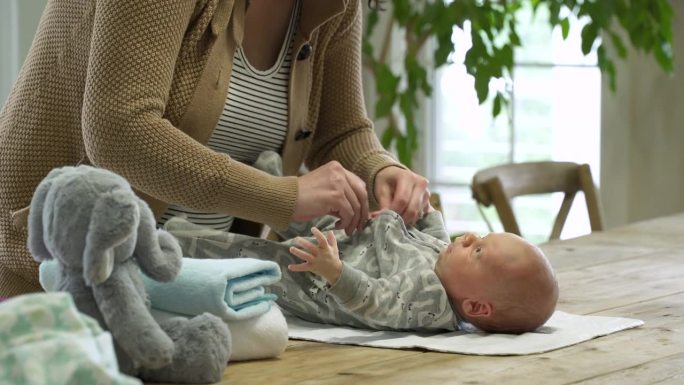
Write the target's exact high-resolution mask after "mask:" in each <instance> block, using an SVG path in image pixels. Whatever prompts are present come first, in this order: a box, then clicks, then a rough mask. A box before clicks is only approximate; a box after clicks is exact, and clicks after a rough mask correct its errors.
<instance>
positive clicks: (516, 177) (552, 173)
mask: <svg viewBox="0 0 684 385" xmlns="http://www.w3.org/2000/svg"><path fill="white" fill-rule="evenodd" d="M470 187H471V190H472V193H473V198H474V199H475V201H477V203H478V204H481V205H483V206H490V205H492V204H493V205H494V207H495V208H496V212H497V214H498V215H499V219H500V220H501V223H502V225H503V228H504V230H505V231H507V232H510V233H515V234H518V235H521V234H520V227H519V226H518V221H517V220H516V219H515V214H514V213H513V208H512V205H511V200H512V199H513V198H515V197H517V196H521V195H531V194H543V193H552V192H564V193H565V197H564V198H563V203H562V204H561V207H560V209H559V211H558V214H557V215H556V220H555V222H554V224H553V230H552V231H551V236H550V237H549V239H552V240H553V239H558V238H559V237H560V234H561V231H562V230H563V225H565V220H566V219H567V217H568V213H569V212H570V207H571V206H572V202H573V200H574V199H575V194H576V193H577V192H578V191H582V192H583V193H584V197H585V200H586V204H587V210H588V212H589V222H590V225H591V231H600V230H603V216H602V211H601V206H600V202H599V198H598V191H597V189H596V185H594V180H593V179H592V176H591V171H590V170H589V165H587V164H577V163H572V162H551V161H549V162H526V163H511V164H504V165H501V166H495V167H490V168H487V169H483V170H480V171H478V172H477V173H476V174H475V175H474V176H473V182H472V184H471V186H470Z"/></svg>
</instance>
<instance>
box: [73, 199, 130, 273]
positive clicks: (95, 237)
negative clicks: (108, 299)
mask: <svg viewBox="0 0 684 385" xmlns="http://www.w3.org/2000/svg"><path fill="white" fill-rule="evenodd" d="M139 223H140V210H139V209H138V205H137V203H136V200H135V196H134V195H133V193H132V192H130V191H123V190H116V191H112V192H107V193H105V194H102V195H101V196H100V197H99V198H98V200H97V201H96V202H95V205H94V207H93V211H92V213H91V217H90V224H89V226H88V233H87V235H86V243H85V249H84V251H83V278H84V279H85V282H86V284H87V285H90V286H92V285H97V284H100V283H102V282H104V281H106V280H107V279H108V278H109V276H110V275H111V274H112V271H113V269H114V262H115V253H114V251H115V248H116V247H117V246H119V245H121V244H123V243H124V242H126V241H128V240H130V238H131V237H133V239H132V240H131V242H132V243H131V244H132V245H133V244H134V243H135V240H136V237H137V228H138V224H139ZM131 252H132V249H131Z"/></svg>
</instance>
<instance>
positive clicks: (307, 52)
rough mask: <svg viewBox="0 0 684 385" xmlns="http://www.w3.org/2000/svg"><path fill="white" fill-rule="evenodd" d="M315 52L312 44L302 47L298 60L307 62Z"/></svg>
mask: <svg viewBox="0 0 684 385" xmlns="http://www.w3.org/2000/svg"><path fill="white" fill-rule="evenodd" d="M312 52H313V47H312V46H311V44H309V43H306V44H304V45H303V46H302V49H300V50H299V53H298V54H297V60H306V59H308V58H309V56H311V53H312Z"/></svg>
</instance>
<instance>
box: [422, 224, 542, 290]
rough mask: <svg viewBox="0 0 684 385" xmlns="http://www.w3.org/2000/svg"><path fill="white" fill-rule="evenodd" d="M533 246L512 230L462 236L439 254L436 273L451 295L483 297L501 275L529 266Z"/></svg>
mask: <svg viewBox="0 0 684 385" xmlns="http://www.w3.org/2000/svg"><path fill="white" fill-rule="evenodd" d="M532 248H533V246H532V245H531V244H529V243H528V242H527V241H525V240H524V239H522V238H520V237H519V236H517V235H515V234H511V233H491V234H489V235H487V236H485V237H480V236H478V235H475V234H472V233H466V234H465V235H463V236H461V237H458V238H457V239H456V240H454V242H452V243H450V244H449V246H447V247H446V248H445V249H444V250H442V252H441V253H440V254H439V257H438V259H437V263H436V265H435V272H436V273H437V276H438V277H439V278H440V280H441V281H442V284H443V285H444V287H445V289H446V290H447V293H449V295H450V296H451V297H457V298H458V297H473V296H474V297H480V296H482V295H484V289H485V288H486V287H491V285H496V284H497V281H498V280H497V277H500V276H501V275H502V274H503V275H505V274H511V273H514V272H515V270H517V269H520V268H521V267H522V265H525V264H526V263H527V262H526V259H527V258H526V256H527V255H529V253H530V250H532Z"/></svg>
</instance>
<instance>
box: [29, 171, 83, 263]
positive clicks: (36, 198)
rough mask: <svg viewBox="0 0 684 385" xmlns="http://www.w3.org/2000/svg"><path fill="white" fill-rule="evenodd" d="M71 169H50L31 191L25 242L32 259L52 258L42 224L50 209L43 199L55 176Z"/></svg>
mask: <svg viewBox="0 0 684 385" xmlns="http://www.w3.org/2000/svg"><path fill="white" fill-rule="evenodd" d="M71 169H73V167H62V168H56V169H54V170H52V171H50V173H49V174H48V175H47V176H46V177H45V179H43V180H42V181H41V182H40V183H39V184H38V187H36V191H35V192H34V193H33V198H32V199H31V206H30V208H29V216H28V241H27V244H28V250H29V252H30V253H31V255H32V256H33V259H35V260H36V261H38V262H42V261H46V260H49V259H52V253H50V251H49V250H48V248H47V245H46V244H45V237H44V234H45V228H44V224H45V221H46V219H47V218H49V217H50V216H51V215H52V213H51V212H49V211H47V210H50V205H46V203H45V201H46V199H47V197H48V193H49V192H50V189H51V188H52V185H53V184H54V182H55V180H56V179H57V177H59V176H60V175H62V174H64V173H65V172H68V171H70V170H71Z"/></svg>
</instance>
